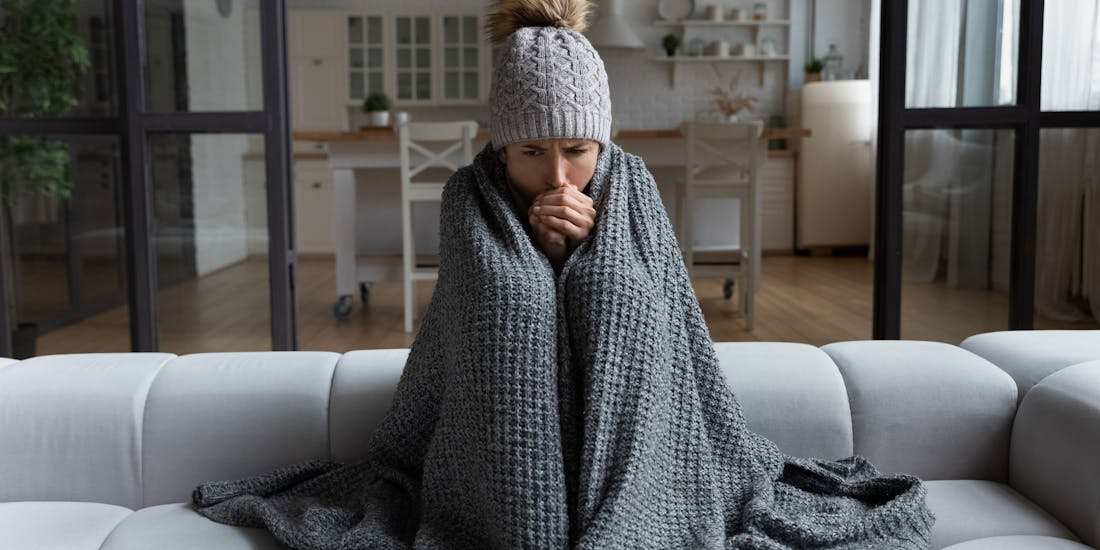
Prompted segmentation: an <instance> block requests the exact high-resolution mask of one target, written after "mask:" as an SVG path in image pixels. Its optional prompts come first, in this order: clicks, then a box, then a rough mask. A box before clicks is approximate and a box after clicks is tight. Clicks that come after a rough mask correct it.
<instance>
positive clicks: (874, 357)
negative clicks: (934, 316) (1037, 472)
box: [822, 340, 1016, 481]
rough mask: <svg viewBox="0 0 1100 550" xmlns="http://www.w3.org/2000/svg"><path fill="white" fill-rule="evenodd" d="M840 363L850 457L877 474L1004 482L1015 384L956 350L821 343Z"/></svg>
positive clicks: (914, 343) (932, 345)
mask: <svg viewBox="0 0 1100 550" xmlns="http://www.w3.org/2000/svg"><path fill="white" fill-rule="evenodd" d="M822 349H823V350H824V351H825V353H828V354H829V356H830V357H832V358H833V361H834V362H835V363H836V364H837V367H839V368H840V374H841V376H843V377H844V384H845V386H846V387H847V388H848V398H849V401H850V403H851V408H852V429H853V435H854V441H855V452H856V454H859V455H863V456H865V457H867V458H868V459H870V460H871V462H872V463H873V464H874V465H875V466H876V467H878V468H879V470H881V471H883V472H903V473H910V474H914V475H917V476H919V477H921V478H923V479H929V480H932V479H985V480H990V481H1005V480H1006V479H1007V473H1008V444H1009V435H1010V433H1011V430H1012V420H1013V417H1014V415H1015V412H1016V384H1015V383H1014V382H1013V381H1012V378H1010V377H1009V376H1008V375H1007V374H1005V372H1004V371H1002V370H1001V369H998V368H997V367H996V366H994V365H993V364H992V363H990V362H988V361H986V360H985V359H982V358H981V357H978V356H977V355H974V354H972V353H970V352H968V351H966V350H964V349H961V348H958V347H955V346H952V345H949V344H942V343H938V342H918V341H906V340H901V341H898V340H873V341H862V342H842V343H837V344H829V345H827V346H824V347H823V348H822Z"/></svg>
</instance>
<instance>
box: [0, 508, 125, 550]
mask: <svg viewBox="0 0 1100 550" xmlns="http://www.w3.org/2000/svg"><path fill="white" fill-rule="evenodd" d="M131 514H133V511H132V510H130V509H129V508H124V507H122V506H115V505H113V504H100V503H98V502H0V547H3V548H34V549H35V550H98V549H99V547H100V545H102V544H103V540H104V539H106V538H107V535H109V534H110V533H111V531H112V530H113V529H114V528H115V526H117V525H118V524H119V522H121V521H123V520H124V519H125V518H126V517H128V516H130V515H131Z"/></svg>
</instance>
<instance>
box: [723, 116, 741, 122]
mask: <svg viewBox="0 0 1100 550" xmlns="http://www.w3.org/2000/svg"><path fill="white" fill-rule="evenodd" d="M739 120H741V118H740V117H738V116H737V115H736V114H733V115H726V122H737V121H739Z"/></svg>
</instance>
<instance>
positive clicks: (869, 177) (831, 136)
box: [795, 80, 874, 249]
mask: <svg viewBox="0 0 1100 550" xmlns="http://www.w3.org/2000/svg"><path fill="white" fill-rule="evenodd" d="M871 124H872V121H871V86H870V82H869V81H867V80H832V81H824V82H810V83H808V84H806V87H805V88H803V89H802V127H803V128H808V129H809V130H810V131H811V132H812V135H810V136H809V137H805V138H802V145H801V151H800V152H799V162H798V178H797V182H796V193H797V194H796V198H795V200H796V202H797V209H796V219H795V225H796V228H797V229H796V231H797V235H796V243H795V244H796V246H797V247H798V248H800V249H803V248H810V247H829V246H858V245H868V244H870V243H871V231H870V228H871V206H872V196H873V195H872V193H873V192H874V190H873V188H874V175H873V173H872V172H873V166H874V163H873V162H872V154H873V152H872V149H871Z"/></svg>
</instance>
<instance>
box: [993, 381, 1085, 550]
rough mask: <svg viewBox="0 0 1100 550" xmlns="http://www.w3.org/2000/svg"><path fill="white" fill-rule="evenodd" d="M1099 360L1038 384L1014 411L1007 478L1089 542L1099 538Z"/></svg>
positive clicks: (1016, 487) (1017, 488)
mask: <svg viewBox="0 0 1100 550" xmlns="http://www.w3.org/2000/svg"><path fill="white" fill-rule="evenodd" d="M1098 465H1100V360H1098V361H1090V362H1087V363H1081V364H1078V365H1074V366H1072V367H1067V368H1065V369H1062V370H1060V371H1058V372H1056V373H1054V374H1052V375H1050V376H1048V377H1046V378H1044V379H1043V380H1042V381H1041V382H1039V383H1038V384H1036V385H1035V386H1034V387H1032V388H1031V391H1029V392H1028V393H1027V396H1026V397H1024V400H1023V402H1022V403H1021V404H1020V408H1019V411H1018V412H1017V414H1016V422H1015V425H1014V426H1013V431H1012V446H1011V451H1010V458H1009V483H1010V484H1011V485H1012V486H1013V487H1014V488H1015V489H1016V490H1017V491H1019V492H1020V493H1021V494H1023V495H1024V496H1026V497H1028V498H1030V499H1031V500H1032V501H1034V502H1035V503H1036V504H1038V505H1039V506H1042V507H1043V508H1044V509H1046V510H1047V511H1048V512H1050V513H1051V514H1053V515H1054V516H1055V517H1057V518H1058V519H1059V520H1060V521H1061V522H1062V523H1064V524H1065V525H1066V526H1067V527H1069V528H1070V529H1071V530H1072V531H1073V532H1074V533H1075V534H1076V535H1077V536H1078V537H1080V538H1081V540H1082V541H1083V542H1085V543H1086V544H1089V545H1092V546H1097V545H1098V544H1100V497H1098V496H1097V495H1100V467H1098Z"/></svg>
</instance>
